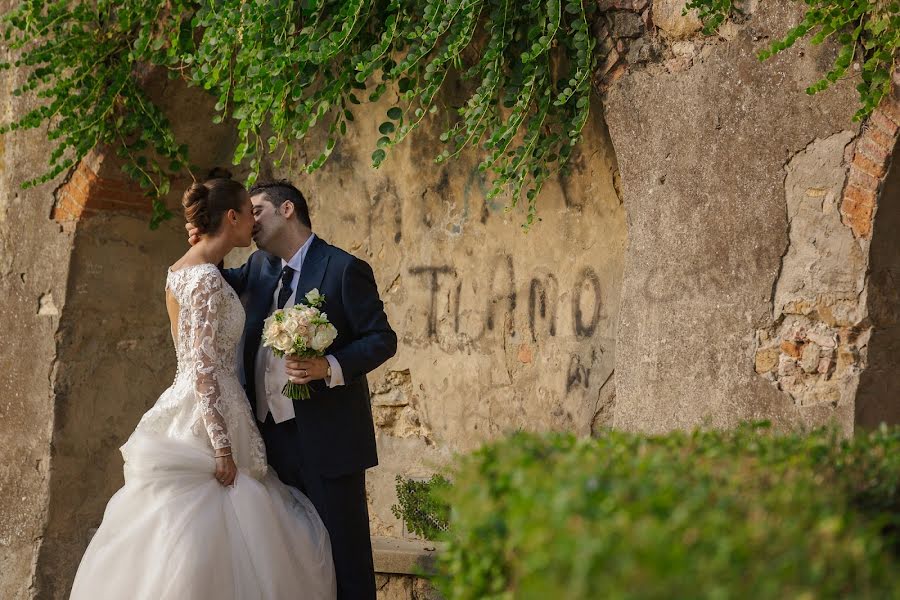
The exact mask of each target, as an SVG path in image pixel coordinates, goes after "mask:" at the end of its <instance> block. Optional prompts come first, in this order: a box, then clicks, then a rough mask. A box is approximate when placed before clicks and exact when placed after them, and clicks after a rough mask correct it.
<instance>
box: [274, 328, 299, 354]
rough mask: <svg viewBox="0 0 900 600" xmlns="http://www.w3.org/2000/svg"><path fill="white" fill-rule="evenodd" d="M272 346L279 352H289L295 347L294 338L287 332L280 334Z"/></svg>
mask: <svg viewBox="0 0 900 600" xmlns="http://www.w3.org/2000/svg"><path fill="white" fill-rule="evenodd" d="M272 346H273V347H274V348H276V349H277V350H281V351H282V352H287V351H289V350H290V349H291V348H292V347H293V346H294V338H293V337H292V336H291V335H289V334H287V333H285V332H282V333H279V334H278V335H277V336H275V339H274V340H272Z"/></svg>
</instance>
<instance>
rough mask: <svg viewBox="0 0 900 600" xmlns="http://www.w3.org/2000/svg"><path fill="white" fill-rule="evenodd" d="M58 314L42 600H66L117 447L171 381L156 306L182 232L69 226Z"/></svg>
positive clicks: (108, 485)
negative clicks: (65, 288) (70, 242)
mask: <svg viewBox="0 0 900 600" xmlns="http://www.w3.org/2000/svg"><path fill="white" fill-rule="evenodd" d="M74 244H75V246H74V251H73V252H72V255H71V271H70V274H69V280H70V287H69V294H68V297H67V299H66V306H65V309H64V310H63V311H62V315H61V323H62V325H61V327H60V331H59V338H58V339H59V345H58V349H57V352H58V354H57V360H58V363H57V364H58V366H57V370H56V381H55V390H54V391H55V395H56V405H55V413H56V419H55V427H54V435H53V449H54V454H53V469H52V473H51V487H50V506H49V519H48V522H47V529H46V532H45V536H46V538H47V539H48V540H51V542H48V543H46V544H45V545H44V548H43V549H42V552H41V554H40V558H39V562H38V581H39V583H40V591H41V597H42V598H66V597H67V596H68V591H69V585H70V584H71V577H72V575H74V572H75V569H76V568H77V566H78V562H79V561H80V559H81V554H82V553H83V552H84V548H85V546H86V544H87V532H88V530H89V529H90V528H92V527H96V526H97V525H98V524H99V522H100V517H101V516H102V514H103V509H104V507H105V506H106V502H107V500H108V499H109V497H110V496H111V495H112V494H113V492H115V490H117V489H118V488H119V487H121V485H122V483H123V478H122V457H121V455H120V453H119V451H118V448H119V446H121V445H122V443H123V442H124V441H125V439H126V438H127V436H128V434H129V433H130V432H131V431H132V430H133V429H134V426H135V425H136V424H137V421H138V420H139V419H140V416H141V415H142V414H143V413H144V412H145V411H146V410H147V409H148V408H150V406H152V405H153V403H154V402H155V401H156V398H157V397H158V396H159V393H160V392H161V391H162V390H163V389H164V388H165V387H166V386H167V385H168V384H169V383H170V382H171V380H172V378H173V377H174V374H175V364H174V362H175V361H174V357H173V353H172V350H171V348H172V342H171V337H170V334H169V330H168V328H167V327H166V323H167V316H166V312H165V304H164V302H163V294H164V292H163V286H164V283H165V275H166V273H165V269H166V266H167V265H168V264H171V263H172V262H174V260H175V259H176V258H177V257H178V256H180V254H181V252H182V251H183V249H184V247H185V245H186V244H185V237H184V233H183V229H182V228H181V226H180V224H178V223H171V224H170V225H169V226H167V227H163V228H161V229H160V230H157V231H150V230H149V229H148V227H147V217H146V215H128V214H100V215H97V216H94V217H92V218H90V219H86V220H84V221H82V222H80V223H79V224H78V227H77V230H76V233H75V240H74Z"/></svg>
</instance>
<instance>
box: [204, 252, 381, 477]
mask: <svg viewBox="0 0 900 600" xmlns="http://www.w3.org/2000/svg"><path fill="white" fill-rule="evenodd" d="M281 269H282V263H281V259H280V258H278V257H276V256H273V255H272V254H269V253H267V252H264V251H262V250H258V251H256V252H254V253H253V254H252V255H251V256H250V259H249V260H248V261H247V263H246V264H245V265H244V266H243V267H240V268H238V269H225V270H223V271H222V274H223V275H224V276H225V279H226V281H228V283H229V284H231V286H232V287H233V288H234V290H235V291H236V292H237V293H238V295H239V296H240V297H241V300H242V302H243V303H244V307H245V310H246V314H247V320H246V323H245V325H244V340H243V341H244V344H243V348H244V374H245V380H246V390H247V397H248V398H249V399H250V404H251V406H252V407H253V408H254V411H255V406H256V385H255V363H256V355H257V353H258V351H259V346H260V338H261V336H262V329H263V321H264V320H265V319H266V317H268V315H269V309H270V308H271V307H272V301H273V296H274V293H275V289H276V287H277V286H278V281H279V279H280V277H281ZM313 288H318V290H319V292H321V293H322V294H324V296H325V304H324V305H323V306H322V307H321V310H322V311H323V312H325V313H327V314H328V320H329V321H331V323H332V324H333V325H334V326H335V328H336V329H337V332H338V335H337V338H336V339H335V341H334V343H333V344H332V345H331V346H330V347H329V348H328V350H326V352H327V353H328V354H331V355H332V356H334V358H336V359H337V361H338V363H339V364H340V365H341V370H342V371H343V374H344V382H345V385H342V386H337V387H334V388H328V387H327V386H326V385H325V382H324V381H322V380H319V381H314V382H312V383H310V388H311V392H312V394H311V395H312V397H311V398H310V399H309V400H294V414H295V415H296V419H295V421H296V425H297V428H298V430H299V432H300V436H299V437H300V440H301V442H300V445H301V448H300V449H299V452H300V455H299V456H298V457H297V459H298V461H299V462H301V463H302V465H303V467H302V468H303V469H304V470H308V469H312V470H313V471H314V472H315V473H316V474H317V475H320V476H325V477H337V476H341V475H346V474H349V473H353V472H358V471H363V470H365V469H367V468H369V467H374V466H375V465H377V464H378V455H377V453H376V450H375V428H374V425H373V423H372V408H371V405H370V400H369V386H368V383H367V381H366V373H368V372H369V371H372V370H373V369H375V368H376V367H378V366H379V365H381V364H382V363H383V362H385V361H386V360H387V359H389V358H390V357H392V356H393V355H394V353H395V352H396V351H397V335H396V334H395V333H394V331H393V330H392V329H391V326H390V324H388V319H387V315H385V313H384V304H383V303H382V301H381V298H379V296H378V289H377V287H376V285H375V276H374V274H373V273H372V268H371V267H370V266H369V265H368V263H366V262H365V261H363V260H360V259H358V258H356V257H354V256H353V255H351V254H348V253H347V252H344V251H343V250H341V249H339V248H336V247H334V246H332V245H330V244H328V243H326V242H325V241H323V240H322V239H320V238H319V237H318V236H316V238H315V239H314V240H313V242H312V244H310V247H309V250H308V251H307V254H306V257H305V259H304V261H303V266H302V268H301V270H300V279H299V281H298V283H297V292H296V296H295V298H296V299H297V300H302V299H303V297H304V296H305V295H306V293H307V292H309V291H310V290H312V289H313Z"/></svg>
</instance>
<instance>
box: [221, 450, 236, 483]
mask: <svg viewBox="0 0 900 600" xmlns="http://www.w3.org/2000/svg"><path fill="white" fill-rule="evenodd" d="M235 479H237V465H236V464H234V457H232V456H231V455H230V454H228V455H226V456H217V457H216V480H217V481H218V482H219V483H221V484H222V485H223V486H225V487H228V486H230V485H234V480H235Z"/></svg>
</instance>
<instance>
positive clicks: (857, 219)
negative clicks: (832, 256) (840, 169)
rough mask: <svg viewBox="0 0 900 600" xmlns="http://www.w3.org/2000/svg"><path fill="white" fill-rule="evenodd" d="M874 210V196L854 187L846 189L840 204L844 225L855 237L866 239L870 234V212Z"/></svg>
mask: <svg viewBox="0 0 900 600" xmlns="http://www.w3.org/2000/svg"><path fill="white" fill-rule="evenodd" d="M874 209H875V194H873V193H872V192H868V191H866V190H861V189H859V188H856V187H848V188H847V191H846V192H845V193H844V201H843V202H841V215H843V217H844V223H846V224H847V225H849V226H850V229H851V230H853V235H855V236H856V237H863V238H868V237H869V236H870V235H871V234H872V212H873V211H874Z"/></svg>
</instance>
